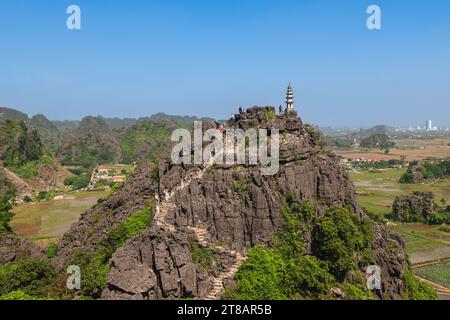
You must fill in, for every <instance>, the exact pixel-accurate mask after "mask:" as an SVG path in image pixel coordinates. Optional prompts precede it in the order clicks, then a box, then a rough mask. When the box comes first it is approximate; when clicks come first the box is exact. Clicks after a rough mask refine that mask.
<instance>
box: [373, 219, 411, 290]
mask: <svg viewBox="0 0 450 320" xmlns="http://www.w3.org/2000/svg"><path fill="white" fill-rule="evenodd" d="M370 248H371V249H372V252H373V255H374V261H375V265H377V266H379V267H380V269H381V292H382V295H383V296H381V297H380V298H383V297H384V296H385V297H389V298H391V299H396V298H398V297H401V296H402V295H403V293H404V291H405V285H404V283H403V280H402V276H403V273H404V272H405V270H406V268H407V267H408V261H407V258H406V255H405V250H404V248H405V242H404V240H403V239H402V238H401V237H400V236H399V235H398V234H396V233H393V232H392V231H390V230H388V229H386V228H385V227H383V226H381V225H378V224H375V225H374V239H373V240H372V242H371V244H370Z"/></svg>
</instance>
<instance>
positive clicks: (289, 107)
mask: <svg viewBox="0 0 450 320" xmlns="http://www.w3.org/2000/svg"><path fill="white" fill-rule="evenodd" d="M290 111H294V91H293V90H292V86H291V83H290V82H289V86H288V88H287V93H286V113H287V112H290Z"/></svg>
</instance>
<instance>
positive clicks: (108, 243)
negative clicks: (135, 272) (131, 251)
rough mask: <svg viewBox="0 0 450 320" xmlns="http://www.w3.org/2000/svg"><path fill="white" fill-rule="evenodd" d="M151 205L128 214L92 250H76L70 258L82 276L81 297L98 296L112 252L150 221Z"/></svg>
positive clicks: (104, 283) (104, 282)
mask: <svg viewBox="0 0 450 320" xmlns="http://www.w3.org/2000/svg"><path fill="white" fill-rule="evenodd" d="M152 212H153V207H152V206H150V207H148V208H146V209H143V210H140V211H138V212H136V213H134V214H133V215H131V216H129V217H128V218H127V219H126V220H125V221H123V222H122V223H120V224H119V225H117V226H115V227H113V228H112V229H111V230H109V231H108V233H107V235H106V237H105V238H104V239H103V240H102V241H101V242H100V243H99V244H98V245H97V248H96V250H95V251H94V252H87V251H85V250H78V251H77V252H76V253H75V255H74V257H73V260H72V263H71V264H73V265H78V266H79V267H80V269H81V272H82V274H83V277H82V278H81V291H80V292H79V293H78V294H79V295H81V296H82V297H89V298H99V297H100V295H101V293H102V291H103V289H105V287H106V275H107V274H108V272H109V269H110V265H109V260H110V259H111V257H112V255H113V254H114V252H116V251H117V249H119V248H120V247H122V246H123V245H124V243H125V242H126V241H127V240H129V239H132V238H134V237H136V236H137V235H139V233H141V232H142V231H143V230H144V229H145V228H147V227H148V226H150V224H151V222H152Z"/></svg>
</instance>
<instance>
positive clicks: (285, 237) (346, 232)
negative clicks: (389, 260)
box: [224, 194, 373, 300]
mask: <svg viewBox="0 0 450 320" xmlns="http://www.w3.org/2000/svg"><path fill="white" fill-rule="evenodd" d="M286 198H287V202H288V206H286V207H284V208H282V210H281V212H282V214H283V216H284V219H285V226H284V228H283V229H282V230H280V231H279V232H277V233H276V235H275V236H274V237H273V239H272V241H271V242H270V245H269V247H268V248H264V247H262V246H256V247H254V248H252V249H250V251H249V255H248V259H247V260H246V262H245V263H244V264H243V265H242V266H241V268H240V270H239V271H238V273H237V274H236V277H235V280H236V288H235V289H233V290H228V291H227V292H226V294H225V296H224V298H230V299H246V300H249V299H257V300H265V299H318V298H330V296H329V295H330V289H331V288H332V287H334V286H340V283H342V281H343V278H344V276H345V274H346V273H347V272H349V271H353V272H354V273H355V274H358V273H361V271H359V269H358V267H359V264H360V263H366V262H367V261H363V258H362V257H363V256H364V254H365V249H367V247H368V243H369V241H370V240H371V239H372V228H371V222H370V221H369V220H368V219H363V220H360V219H358V217H357V216H356V215H355V214H353V213H351V212H350V211H349V210H348V209H345V208H338V207H330V208H329V209H328V210H327V212H326V214H325V215H324V216H322V217H319V218H317V217H316V216H315V208H314V207H313V206H312V205H310V204H308V203H303V204H299V203H296V202H294V201H293V200H292V197H290V196H289V194H288V195H286ZM308 232H312V237H313V255H311V256H308V255H306V249H305V244H306V242H305V240H304V237H303V235H304V234H305V233H308ZM354 278H355V280H354V283H348V286H343V290H344V292H345V293H346V294H347V295H348V297H349V298H358V297H364V298H367V299H369V298H373V294H372V293H371V292H368V291H367V289H365V285H364V277H362V276H361V277H359V278H358V277H356V276H355V277H354ZM347 289H348V290H347Z"/></svg>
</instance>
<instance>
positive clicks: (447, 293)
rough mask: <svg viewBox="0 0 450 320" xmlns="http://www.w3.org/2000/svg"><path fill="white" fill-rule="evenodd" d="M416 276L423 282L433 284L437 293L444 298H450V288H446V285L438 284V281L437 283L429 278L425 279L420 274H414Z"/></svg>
mask: <svg viewBox="0 0 450 320" xmlns="http://www.w3.org/2000/svg"><path fill="white" fill-rule="evenodd" d="M414 276H415V277H416V278H417V279H419V280H420V281H421V282H423V283H426V284H428V285H430V286H432V287H433V288H434V289H435V290H436V293H437V294H438V295H439V296H443V298H444V299H445V300H447V299H446V298H449V299H450V289H448V288H446V287H444V286H441V285H440V284H437V283H435V282H432V281H430V280H427V279H425V278H422V277H420V276H418V275H414Z"/></svg>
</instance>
